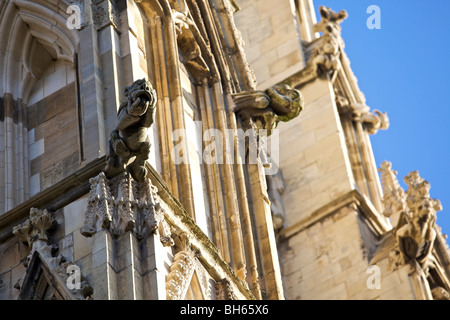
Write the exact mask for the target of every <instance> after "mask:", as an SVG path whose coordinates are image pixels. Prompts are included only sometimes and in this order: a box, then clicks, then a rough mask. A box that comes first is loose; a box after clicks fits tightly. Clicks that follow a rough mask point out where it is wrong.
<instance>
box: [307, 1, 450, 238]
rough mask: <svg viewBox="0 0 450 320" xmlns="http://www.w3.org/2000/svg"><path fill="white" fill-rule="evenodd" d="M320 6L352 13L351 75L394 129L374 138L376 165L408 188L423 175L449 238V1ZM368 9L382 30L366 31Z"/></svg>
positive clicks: (346, 34)
mask: <svg viewBox="0 0 450 320" xmlns="http://www.w3.org/2000/svg"><path fill="white" fill-rule="evenodd" d="M314 5H315V6H316V8H317V9H318V7H319V6H320V5H325V6H327V7H330V8H332V9H333V10H334V11H339V10H341V9H345V10H347V12H348V15H349V16H348V18H347V19H346V20H345V21H344V22H343V23H342V36H343V39H344V41H345V44H346V48H345V51H346V53H347V55H348V57H349V59H350V61H351V66H352V69H353V72H354V73H355V75H356V77H357V78H358V83H359V86H360V88H361V90H362V91H363V92H364V94H365V96H366V99H367V105H368V106H369V107H371V108H372V109H378V110H381V111H385V112H387V113H388V116H389V119H390V122H391V126H390V128H389V129H388V130H387V131H379V132H378V133H377V134H376V135H374V136H371V142H372V146H373V151H374V154H375V160H376V162H377V165H378V167H379V166H380V164H381V162H383V161H384V160H388V161H391V162H392V167H393V168H394V169H395V170H397V171H398V173H399V174H398V178H399V181H400V184H401V185H402V186H403V188H404V189H405V190H406V189H407V187H406V185H405V183H404V182H403V177H404V176H405V175H407V174H408V173H409V172H410V171H413V170H418V171H419V173H420V175H421V176H422V178H424V179H426V180H428V181H429V182H430V184H431V190H430V194H431V197H432V198H437V199H439V200H441V203H442V205H443V208H444V209H443V210H442V211H441V212H439V213H438V215H437V216H438V219H437V224H438V225H439V226H441V228H442V231H443V233H444V234H447V235H449V236H450V192H449V185H450V79H449V75H450V36H449V27H448V21H449V20H450V1H448V0H430V1H425V0H408V1H407V0H394V1H393V0H371V1H367V0H314ZM370 5H377V6H378V7H379V8H380V10H381V29H380V30H377V29H374V30H370V29H368V28H367V26H366V22H367V19H368V18H369V17H370V14H368V13H366V12H367V8H368V7H369V6H370ZM316 12H317V13H316V15H317V19H318V20H320V15H319V13H318V11H317V10H316ZM447 242H449V239H448V240H447Z"/></svg>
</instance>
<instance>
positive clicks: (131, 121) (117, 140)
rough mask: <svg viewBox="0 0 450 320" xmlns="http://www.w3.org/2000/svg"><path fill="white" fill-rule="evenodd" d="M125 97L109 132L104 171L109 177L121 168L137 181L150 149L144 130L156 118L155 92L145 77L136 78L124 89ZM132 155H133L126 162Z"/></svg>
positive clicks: (144, 174)
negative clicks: (113, 126)
mask: <svg viewBox="0 0 450 320" xmlns="http://www.w3.org/2000/svg"><path fill="white" fill-rule="evenodd" d="M124 94H125V97H126V98H127V100H126V101H125V102H124V103H122V104H121V106H120V108H119V111H118V116H117V117H118V124H117V127H116V129H115V130H113V131H112V132H111V139H110V142H109V154H108V156H107V165H106V168H105V172H106V174H107V176H108V177H111V176H113V175H115V174H117V173H119V172H121V171H123V170H124V167H125V166H126V170H127V171H128V172H129V173H130V174H131V176H132V177H133V178H134V179H135V180H136V181H138V182H143V181H144V179H145V177H146V175H147V169H145V160H147V159H148V154H149V152H150V140H149V137H148V133H147V129H148V128H150V127H151V125H152V124H153V122H154V121H155V111H156V100H157V97H156V92H155V90H154V89H153V88H152V85H151V84H150V82H148V81H147V80H145V79H140V80H136V81H135V82H134V83H133V84H132V85H131V86H129V87H126V88H125V91H124ZM132 157H136V158H135V159H134V160H133V161H132V162H131V163H128V162H129V160H130V159H131V158H132Z"/></svg>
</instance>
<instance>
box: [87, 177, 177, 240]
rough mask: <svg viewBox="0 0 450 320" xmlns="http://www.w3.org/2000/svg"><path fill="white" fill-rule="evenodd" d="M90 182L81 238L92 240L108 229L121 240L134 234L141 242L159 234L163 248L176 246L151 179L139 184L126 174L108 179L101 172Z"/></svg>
mask: <svg viewBox="0 0 450 320" xmlns="http://www.w3.org/2000/svg"><path fill="white" fill-rule="evenodd" d="M89 182H90V184H91V190H90V193H89V199H88V206H87V208H86V211H85V220H84V226H83V227H82V229H81V230H80V232H81V234H82V235H84V236H86V237H90V236H92V235H93V234H95V233H96V232H98V231H99V230H103V229H105V230H109V231H110V232H111V234H112V235H113V236H115V237H120V236H121V235H123V234H124V233H125V232H127V231H132V232H133V233H134V234H135V236H136V237H137V239H139V240H142V239H144V238H146V237H147V236H148V235H150V234H158V235H159V238H160V240H161V242H162V243H163V245H164V246H172V245H174V241H173V239H172V237H171V231H170V227H169V225H168V224H167V222H166V221H165V218H164V210H163V209H162V207H161V202H160V198H159V196H158V190H157V188H156V187H155V186H154V185H152V183H151V182H150V180H149V179H147V180H146V181H145V182H144V183H138V182H136V181H135V180H134V179H133V178H132V177H131V175H130V174H129V173H126V172H123V173H121V174H119V175H118V176H116V177H114V178H112V179H107V178H106V176H105V174H104V173H103V172H101V173H100V174H99V175H98V176H96V177H94V178H91V179H90V181H89Z"/></svg>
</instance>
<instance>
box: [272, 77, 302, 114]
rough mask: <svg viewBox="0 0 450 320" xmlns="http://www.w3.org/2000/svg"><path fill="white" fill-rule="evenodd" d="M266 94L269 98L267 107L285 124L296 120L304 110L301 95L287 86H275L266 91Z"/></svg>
mask: <svg viewBox="0 0 450 320" xmlns="http://www.w3.org/2000/svg"><path fill="white" fill-rule="evenodd" d="M266 93H267V94H268V95H269V96H270V98H271V100H270V104H269V107H270V108H272V110H273V111H274V112H275V114H276V115H277V116H278V118H279V120H281V121H284V122H286V121H289V120H292V119H294V118H296V117H297V116H298V115H299V114H300V112H301V111H302V110H303V108H304V99H303V95H302V93H301V92H300V91H299V90H297V89H292V88H291V87H290V86H289V85H287V84H277V85H275V86H273V87H272V88H269V89H267V90H266Z"/></svg>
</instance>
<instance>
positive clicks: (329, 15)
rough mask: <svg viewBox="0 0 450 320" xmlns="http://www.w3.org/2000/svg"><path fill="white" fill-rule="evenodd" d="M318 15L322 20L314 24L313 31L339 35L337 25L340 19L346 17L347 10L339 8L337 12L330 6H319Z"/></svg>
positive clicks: (339, 30) (342, 19)
mask: <svg viewBox="0 0 450 320" xmlns="http://www.w3.org/2000/svg"><path fill="white" fill-rule="evenodd" d="M319 12H320V16H321V17H322V20H321V21H320V22H319V23H317V24H316V25H314V27H313V31H314V32H323V34H324V35H325V34H332V35H340V34H341V26H340V25H339V24H340V23H341V22H342V21H344V20H345V19H346V18H347V16H348V15H347V11H345V10H341V11H339V12H338V13H336V12H334V11H333V10H331V9H330V8H327V7H324V6H320V8H319Z"/></svg>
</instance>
